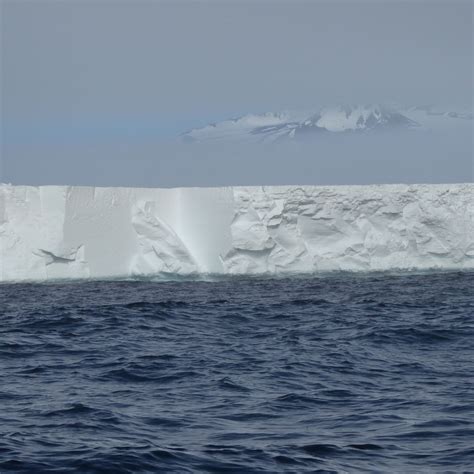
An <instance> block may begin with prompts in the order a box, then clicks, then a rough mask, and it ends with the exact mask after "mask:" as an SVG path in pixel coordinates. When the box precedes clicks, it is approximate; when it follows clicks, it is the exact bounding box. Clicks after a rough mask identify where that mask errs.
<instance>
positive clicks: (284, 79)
mask: <svg viewBox="0 0 474 474" xmlns="http://www.w3.org/2000/svg"><path fill="white" fill-rule="evenodd" d="M0 4H1V35H2V37H1V39H2V43H1V60H2V62H1V92H2V94H1V99H2V103H1V120H2V122H1V132H2V149H1V152H2V156H1V164H2V165H3V167H2V171H3V173H2V176H0V177H1V178H2V180H4V181H5V180H8V181H13V182H18V183H20V182H24V183H82V184H89V183H90V184H133V185H139V184H146V185H179V184H180V183H183V184H188V185H189V184H196V185H213V184H214V185H217V184H229V183H231V182H232V183H233V182H234V181H233V180H235V172H234V173H233V172H232V169H233V168H232V166H231V165H230V163H231V162H232V163H234V166H235V167H236V168H238V169H239V170H243V171H242V176H241V177H240V178H239V179H240V180H241V181H244V182H242V184H247V183H250V182H252V183H253V184H256V183H254V181H255V182H262V184H271V183H272V182H277V181H278V182H284V181H285V176H291V177H292V179H293V181H298V180H300V181H302V180H304V179H305V180H306V181H307V180H308V173H307V171H306V172H304V171H303V169H302V168H307V169H309V170H312V171H315V170H316V169H317V167H318V166H319V167H321V166H322V165H323V163H322V161H321V160H324V159H325V157H324V156H323V155H324V154H323V153H316V155H317V157H316V158H315V153H313V152H312V151H311V150H307V149H302V150H296V149H294V150H292V151H291V153H290V152H289V151H288V150H285V149H284V147H282V149H278V150H272V152H274V153H275V155H278V159H276V161H277V162H278V163H279V165H278V166H277V168H278V169H277V170H276V171H275V170H273V171H272V172H271V173H268V174H265V168H266V166H268V165H269V164H271V158H270V156H267V158H265V156H266V155H268V154H269V152H268V151H262V150H258V149H255V150H254V151H253V152H252V153H254V156H252V159H251V160H249V159H246V158H242V159H241V163H240V164H239V160H240V159H239V158H236V156H237V157H238V156H244V155H246V154H248V153H249V151H245V152H244V151H242V150H240V151H239V152H237V151H236V150H230V149H227V150H226V149H219V150H218V151H216V150H213V151H212V152H209V153H207V152H205V153H203V151H202V149H201V150H200V151H195V152H190V151H189V150H188V149H186V150H182V149H181V148H180V147H178V146H175V147H173V146H172V145H170V144H169V143H164V141H169V139H170V138H172V137H175V136H176V135H177V134H179V133H180V132H182V131H184V130H186V129H188V128H190V127H194V126H199V125H203V124H205V123H207V122H210V121H217V120H221V119H224V118H228V117H232V116H237V115H239V114H242V113H247V112H251V111H255V112H262V111H278V110H281V109H286V108H290V109H298V108H304V109H307V108H313V107H316V106H319V105H326V104H334V103H345V102H349V103H364V102H383V103H387V102H393V101H396V102H400V103H404V104H415V105H417V104H426V103H434V104H439V105H446V106H450V107H455V108H456V107H460V108H464V109H466V108H472V95H473V83H472V79H473V73H472V67H473V58H472V50H473V44H472V39H473V38H472V34H473V16H472V15H473V2H471V1H457V0H447V1H444V2H436V1H416V0H415V1H409V2H408V1H407V2H401V1H385V0H379V1H365V2H364V1H356V0H353V1H346V2H343V1H337V0H336V1H334V0H333V1H326V2H323V1H316V0H315V1H293V0H292V1H290V0H287V1H269V0H267V1H264V0H253V1H242V0H238V1H237V0H235V1H229V0H224V1H220V2H211V1H207V2H204V1H192V2H191V1H176V0H175V1H169V2H165V1H140V0H134V1H132V0H129V1H113V0H102V1H99V0H95V1H89V0H65V1H60V0H52V1H42V0H31V1H22V0H0ZM450 140H452V142H451V141H450ZM471 140H472V133H471V136H463V137H460V139H459V140H457V139H454V138H453V137H450V138H449V139H446V140H445V141H444V142H443V143H445V147H446V150H449V146H451V144H452V143H456V142H458V143H461V145H459V147H461V148H458V149H457V150H454V154H453V155H455V156H458V157H459V159H458V160H457V161H456V160H455V158H453V157H450V158H449V159H448V158H447V157H446V164H443V160H442V156H437V157H435V161H436V163H437V164H436V166H435V164H434V162H433V164H432V167H435V168H430V166H429V165H428V169H427V170H426V173H425V175H423V174H420V173H418V174H410V173H409V172H407V173H404V174H403V173H402V174H401V175H400V178H399V179H404V180H408V181H410V180H415V181H420V180H424V181H430V180H434V181H443V178H444V177H446V173H448V174H449V173H451V174H452V177H451V178H450V179H452V180H454V179H456V180H464V181H467V180H471V179H472V141H471ZM448 143H449V144H450V145H448ZM392 145H393V144H392ZM377 146H380V147H381V148H380V150H382V149H383V147H382V146H381V145H380V144H379V145H377ZM416 146H421V147H422V149H423V151H424V152H425V153H429V147H426V149H424V148H423V146H424V145H421V144H419V143H418V144H417V145H416ZM405 148H407V147H406V146H405ZM441 148H442V146H441ZM408 149H409V147H408ZM439 149H440V147H439V146H437V147H436V150H437V153H440V152H439ZM334 150H335V149H334ZM357 150H358V151H357V152H355V153H354V157H353V158H352V160H354V159H355V160H357V159H359V158H360V153H371V152H370V150H369V149H365V148H359V149H357ZM377 150H378V151H380V150H379V149H378V148H377ZM288 153H290V155H288ZM325 153H326V155H325V156H328V153H329V155H330V156H335V154H336V153H337V152H336V151H334V153H332V152H330V151H328V150H325ZM259 156H261V161H260V163H258V160H259ZM211 157H214V158H213V159H214V161H212V160H211ZM247 158H248V157H247ZM370 158H371V159H372V158H373V157H370ZM400 159H401V160H402V159H403V157H401V158H400ZM410 159H411V157H410ZM210 160H211V161H210ZM226 160H228V163H229V168H227V167H226ZM232 160H234V161H232ZM235 160H237V164H235ZM423 160H424V161H423ZM426 160H427V157H423V159H421V161H420V162H423V163H425V165H426ZM453 160H454V161H453ZM469 161H470V163H469ZM252 162H254V163H257V164H256V165H255V170H254V171H252V166H253V165H252ZM352 162H353V161H352ZM199 163H201V164H202V166H201V167H200V165H199ZM364 163H365V162H364V161H363V159H362V160H361V161H360V166H365V167H366V169H362V171H360V174H361V176H362V177H364V176H365V177H366V178H365V181H367V182H372V181H374V182H380V181H385V182H388V181H390V178H391V176H389V175H388V174H387V172H385V174H384V173H383V172H382V169H381V170H379V172H378V173H374V172H373V168H374V167H373V166H369V165H367V163H365V164H364ZM302 164H304V166H303V165H302ZM324 165H325V166H326V165H327V163H326V164H324ZM392 165H393V166H395V167H396V163H395V162H394V163H392ZM402 165H403V164H402ZM298 167H300V168H301V172H300V173H299V172H298ZM453 167H454V169H453ZM140 169H142V170H145V169H146V172H145V171H143V172H142V173H141V174H140ZM386 169H390V167H388V168H386ZM469 169H470V170H471V172H470V173H471V175H470V176H469ZM210 170H212V173H209V171H210ZM466 170H467V174H468V176H466V179H462V176H464V175H465V174H466ZM394 171H396V168H394ZM232 173H233V174H232ZM272 173H273V174H272ZM275 173H276V174H275ZM364 173H365V174H364ZM313 174H314V173H313ZM313 174H311V176H313ZM391 175H392V176H393V172H392V173H391ZM193 176H194V177H195V179H194V180H193ZM352 176H354V173H353V171H351V170H350V169H348V168H347V166H345V165H343V164H341V166H340V167H338V166H336V165H335V166H334V169H333V170H332V172H331V176H330V177H329V176H328V177H327V178H324V177H322V178H321V174H320V175H319V178H317V177H314V181H315V182H316V181H321V182H341V183H342V182H351V179H352V178H351V177H352ZM449 176H451V175H449ZM455 176H456V177H455ZM140 177H142V179H141V178H140ZM299 177H300V178H299ZM263 181H267V182H263ZM353 181H357V178H356V177H354V178H353ZM234 184H236V183H234Z"/></svg>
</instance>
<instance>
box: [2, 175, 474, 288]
mask: <svg viewBox="0 0 474 474" xmlns="http://www.w3.org/2000/svg"><path fill="white" fill-rule="evenodd" d="M434 268H445V269H449V268H456V269H467V268H474V185H473V184H455V185H453V184H450V185H412V186H407V185H380V186H264V187H234V188H176V189H140V188H93V187H74V186H44V187H29V186H11V185H0V280H1V281H21V280H47V279H60V278H114V277H128V276H151V275H165V276H166V275H176V274H180V275H192V274H201V273H222V274H259V273H266V274H273V273H299V272H318V271H330V270H352V271H360V270H392V269H434Z"/></svg>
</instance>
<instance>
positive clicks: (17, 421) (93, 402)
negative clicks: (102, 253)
mask: <svg viewBox="0 0 474 474" xmlns="http://www.w3.org/2000/svg"><path fill="white" fill-rule="evenodd" d="M0 321H1V324H0V472H1V473H2V474H3V473H9V472H24V473H33V474H38V473H39V474H41V473H56V474H57V473H113V474H121V473H161V472H176V473H198V472H205V473H279V472H285V473H305V472H312V473H314V472H321V473H323V472H391V473H393V472H400V473H406V472H427V473H432V472H474V378H473V376H474V273H472V272H471V273H469V272H464V273H438V274H398V275H397V274H383V273H379V274H370V273H369V274H364V275H354V274H331V275H326V276H320V277H311V278H291V279H258V278H236V279H225V280H222V281H169V282H156V281H155V282H152V281H148V282H147V281H123V282H84V283H78V282H76V283H61V284H56V283H54V284H53V283H48V284H10V285H6V284H4V285H0Z"/></svg>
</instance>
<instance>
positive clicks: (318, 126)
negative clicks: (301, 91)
mask: <svg viewBox="0 0 474 474" xmlns="http://www.w3.org/2000/svg"><path fill="white" fill-rule="evenodd" d="M472 118H473V116H472V113H471V112H455V111H439V110H437V109H435V108H434V107H432V106H423V107H400V106H390V107H388V106H382V105H353V106H347V105H345V106H334V107H325V108H322V109H320V110H317V111H315V110H312V111H305V112H302V111H297V112H295V111H291V112H290V111H286V112H280V113H265V114H249V115H244V116H242V117H238V118H235V119H231V120H224V121H222V122H217V123H213V124H210V125H206V126H205V127H202V128H195V129H192V130H189V131H187V132H185V133H183V134H182V138H183V140H184V141H186V142H228V141H237V142H240V143H256V142H274V141H277V140H285V139H289V140H294V139H300V138H312V137H318V136H320V135H321V134H328V133H349V132H350V133H368V132H379V131H389V130H427V129H438V128H446V127H448V128H451V127H457V126H460V125H461V126H463V125H464V126H465V125H466V121H470V120H472Z"/></svg>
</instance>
